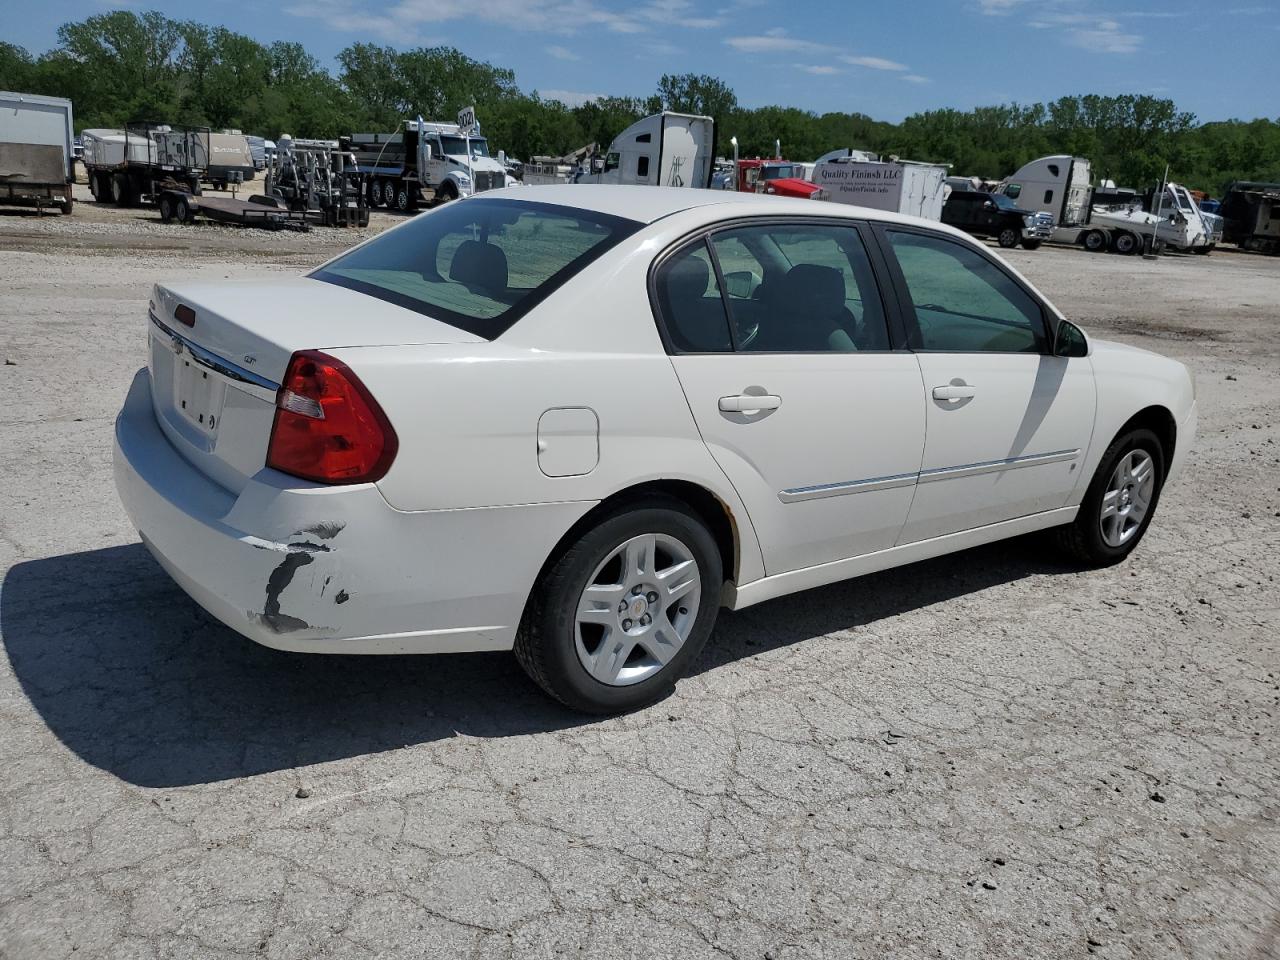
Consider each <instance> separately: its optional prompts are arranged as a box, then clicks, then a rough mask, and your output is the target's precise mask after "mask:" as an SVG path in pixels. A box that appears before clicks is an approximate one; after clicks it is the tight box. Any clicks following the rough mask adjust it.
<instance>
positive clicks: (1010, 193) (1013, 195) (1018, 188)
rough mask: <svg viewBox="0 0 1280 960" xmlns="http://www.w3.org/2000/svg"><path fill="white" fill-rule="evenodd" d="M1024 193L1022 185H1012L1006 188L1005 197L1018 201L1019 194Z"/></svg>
mask: <svg viewBox="0 0 1280 960" xmlns="http://www.w3.org/2000/svg"><path fill="white" fill-rule="evenodd" d="M1021 192H1022V184H1020V183H1011V184H1009V185H1008V186H1007V187H1005V188H1004V195H1005V196H1006V197H1008V198H1009V199H1011V200H1017V199H1018V194H1020V193H1021Z"/></svg>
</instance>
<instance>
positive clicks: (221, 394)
mask: <svg viewBox="0 0 1280 960" xmlns="http://www.w3.org/2000/svg"><path fill="white" fill-rule="evenodd" d="M173 372H174V402H173V405H174V407H175V408H176V411H177V412H178V413H179V414H180V415H181V416H182V418H183V419H184V420H185V421H186V422H187V423H188V424H189V425H190V426H192V427H193V428H195V430H196V431H197V432H199V433H200V434H201V435H202V436H204V437H205V438H207V439H208V440H210V441H212V440H213V439H214V438H215V437H216V436H217V435H218V421H219V420H221V419H222V405H223V402H224V401H225V400H226V396H227V385H226V383H225V382H224V381H223V380H222V378H221V377H217V376H214V375H213V374H212V372H211V371H210V370H209V369H208V368H207V367H204V366H202V365H200V364H198V363H196V362H195V361H194V360H192V359H191V357H190V355H189V354H186V353H182V354H180V355H178V356H175V357H174V371H173Z"/></svg>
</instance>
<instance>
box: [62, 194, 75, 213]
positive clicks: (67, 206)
mask: <svg viewBox="0 0 1280 960" xmlns="http://www.w3.org/2000/svg"><path fill="white" fill-rule="evenodd" d="M75 208H76V202H75V201H74V200H72V199H71V198H69V197H68V198H67V199H66V200H63V201H62V204H61V205H60V206H59V208H58V209H60V210H61V211H62V215H63V216H64V217H69V216H71V211H72V210H74V209H75Z"/></svg>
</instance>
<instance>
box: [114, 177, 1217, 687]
mask: <svg viewBox="0 0 1280 960" xmlns="http://www.w3.org/2000/svg"><path fill="white" fill-rule="evenodd" d="M147 330H148V338H147V365H146V367H145V369H142V370H139V371H138V373H137V375H136V377H135V378H134V380H133V384H132V386H131V388H130V390H129V393H128V396H127V398H126V399H125V403H124V409H123V410H122V411H121V413H120V416H119V419H118V420H117V422H116V429H115V440H116V444H115V476H116V484H117V487H118V489H119V492H120V496H121V499H122V500H123V502H124V505H125V508H126V510H127V511H128V513H129V516H130V517H131V518H132V521H133V523H134V525H135V526H136V527H137V529H138V531H139V533H140V535H141V538H142V541H143V543H145V544H146V546H147V548H148V549H149V550H150V551H151V553H152V554H153V555H154V556H155V558H156V560H157V561H158V562H159V563H160V565H161V566H162V567H163V568H164V569H165V570H166V571H167V572H168V573H169V574H170V576H172V577H173V579H174V580H175V581H177V583H178V584H179V585H180V586H181V587H182V588H183V589H184V590H185V591H186V592H187V593H189V594H190V595H191V596H192V597H193V598H194V599H195V600H196V601H197V602H198V603H199V604H200V605H201V606H203V607H204V608H205V609H206V610H207V611H209V613H211V614H212V615H213V616H215V617H217V618H218V619H219V620H221V621H222V622H223V623H225V624H226V625H227V626H229V627H231V628H232V629H233V630H236V631H238V632H239V633H241V634H243V635H245V636H246V637H249V638H250V639H252V640H255V641H257V642H258V643H262V644H266V645H267V646H270V647H276V648H278V649H282V650H290V651H301V652H315V653H387V654H407V653H438V652H444V651H478V650H512V649H514V651H515V653H516V656H517V657H518V658H519V661H520V663H521V664H523V666H524V667H525V669H526V670H527V671H528V672H529V674H530V675H531V676H532V677H533V679H534V680H535V681H536V682H537V683H538V684H539V685H540V686H541V687H542V688H543V689H544V690H546V691H547V692H548V693H549V694H551V695H552V696H553V697H556V698H557V699H559V700H560V701H561V702H563V703H565V704H567V705H568V706H570V707H573V708H575V709H578V710H583V711H593V712H613V711H622V710H628V709H633V708H636V707H639V706H642V705H644V704H647V703H650V702H652V701H654V700H655V699H657V698H659V697H661V696H663V695H665V694H666V693H667V692H668V691H669V690H670V689H671V687H672V685H673V684H674V682H675V681H676V680H677V679H678V678H679V677H680V676H681V674H682V673H683V672H684V671H685V670H686V669H687V668H688V667H689V665H690V663H691V662H692V661H693V660H694V659H695V658H696V657H697V656H698V653H699V650H700V649H701V648H702V646H703V645H704V644H705V642H706V640H707V637H708V635H709V634H710V632H711V628H712V625H713V623H714V622H715V619H716V615H717V613H718V611H719V609H720V607H722V606H724V607H728V608H729V609H731V610H740V609H742V608H744V607H749V606H751V605H752V604H755V603H760V602H761V601H763V600H768V599H770V598H772V597H778V596H781V595H783V594H788V593H792V592H795V591H797V590H805V589H808V588H810V587H816V586H818V585H821V584H826V583H831V582H833V581H836V580H842V579H845V578H848V577H854V576H858V575H861V574H865V573H869V572H871V571H875V570H883V569H885V568H888V567H894V566H898V565H901V564H905V563H911V562H913V561H917V560H921V559H924V558H927V557H935V556H938V555H940V554H945V553H951V552H954V551H957V550H963V549H965V548H968V547H972V546H975V545H977V544H982V543H988V542H990V541H994V540H999V539H1002V538H1005V537H1012V536H1016V535H1019V534H1024V533H1028V532H1031V531H1036V530H1044V529H1047V528H1056V532H1057V539H1058V540H1059V541H1060V543H1061V545H1062V546H1063V547H1064V548H1065V549H1066V550H1067V551H1069V553H1070V554H1071V555H1072V556H1073V557H1075V558H1076V559H1077V561H1079V562H1082V563H1084V564H1088V565H1098V566H1101V565H1106V564H1113V563H1117V562H1119V561H1121V560H1123V559H1124V558H1125V557H1126V556H1127V555H1128V554H1129V552H1130V551H1132V550H1133V549H1134V547H1135V546H1136V545H1137V544H1138V541H1139V540H1141V538H1142V536H1143V534H1144V532H1145V531H1146V529H1147V526H1148V525H1149V524H1150V523H1151V518H1152V516H1153V514H1154V512H1155V509H1156V505H1157V503H1158V501H1159V498H1160V492H1161V489H1162V488H1163V486H1164V485H1165V484H1166V483H1168V482H1169V481H1170V480H1171V479H1173V477H1174V476H1175V475H1176V474H1177V473H1178V472H1179V469H1180V468H1181V466H1182V464H1183V463H1184V461H1185V459H1186V455H1187V449H1188V447H1189V446H1190V444H1191V441H1192V438H1193V436H1194V433H1195V425H1196V401H1195V390H1194V386H1193V383H1192V380H1191V377H1190V376H1189V374H1188V372H1187V370H1186V369H1185V368H1184V367H1183V366H1182V365H1181V364H1179V363H1176V362H1174V361H1172V360H1168V359H1165V358H1163V357H1160V356H1157V355H1155V354H1151V353H1147V352H1144V351H1142V350H1137V349H1134V348H1132V347H1126V346H1122V345H1120V344H1116V343H1108V342H1105V341H1102V340H1095V339H1093V338H1092V337H1088V336H1086V335H1085V334H1084V333H1083V332H1081V330H1080V329H1079V328H1078V327H1076V326H1075V325H1074V324H1072V323H1070V322H1069V321H1068V320H1067V319H1066V318H1065V317H1064V316H1063V315H1062V314H1061V313H1060V312H1059V311H1058V310H1057V309H1055V308H1054V307H1053V305H1052V304H1051V303H1049V301H1048V300H1046V299H1045V298H1044V297H1043V296H1042V295H1041V294H1040V293H1039V292H1038V291H1037V290H1036V289H1035V288H1034V287H1033V286H1032V285H1031V284H1030V283H1028V282H1027V281H1026V280H1025V279H1024V278H1023V277H1022V276H1020V275H1019V274H1018V272H1017V271H1015V270H1014V269H1012V268H1011V267H1010V266H1009V265H1008V264H1006V263H1005V262H1004V261H1003V260H1001V259H1000V258H999V257H998V256H996V255H995V254H994V253H992V252H991V251H989V250H988V249H987V248H985V247H984V246H982V245H980V244H979V243H977V242H975V241H973V240H972V239H970V238H969V237H967V236H965V235H964V234H962V233H960V232H958V231H956V230H953V229H951V228H948V227H945V226H942V225H940V224H937V223H932V222H927V221H922V220H917V219H913V218H909V217H902V216H898V215H895V214H889V213H883V212H879V211H873V210H865V209H859V208H852V207H845V206H842V205H838V204H816V203H812V202H806V201H800V200H789V199H785V198H778V197H762V196H755V195H750V194H733V193H724V192H717V191H699V190H678V189H661V188H654V187H624V186H601V185H583V186H552V187H531V188H526V189H523V190H520V191H512V192H504V191H496V192H490V193H485V194H482V195H479V196H477V197H474V198H471V199H466V200H462V201H459V202H455V203H451V204H448V205H446V206H443V207H441V208H439V209H437V210H435V211H433V212H431V213H427V214H423V215H421V216H418V217H416V218H414V219H412V220H409V221H407V222H406V223H404V224H402V225H401V226H398V227H396V228H395V229H393V230H389V231H387V232H385V233H383V234H381V235H379V236H377V237H375V238H373V239H371V240H369V241H367V242H365V243H363V244H361V245H360V246H357V247H355V248H354V249H352V250H350V251H348V252H346V253H344V254H342V255H341V256H339V257H337V258H335V259H334V260H331V261H330V262H328V263H326V264H324V265H323V266H321V267H319V268H318V269H316V270H314V271H312V272H311V273H309V274H308V275H306V276H305V277H301V278H298V279H286V280H267V281H253V282H191V283H180V284H173V285H163V286H157V287H156V288H155V290H154V293H153V296H152V300H151V305H150V316H149V318H148V321H147Z"/></svg>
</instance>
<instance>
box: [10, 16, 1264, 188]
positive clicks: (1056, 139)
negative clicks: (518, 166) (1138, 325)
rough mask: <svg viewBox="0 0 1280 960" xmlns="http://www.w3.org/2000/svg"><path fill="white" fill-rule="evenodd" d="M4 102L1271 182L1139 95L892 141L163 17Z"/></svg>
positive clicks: (1244, 136) (693, 88)
mask: <svg viewBox="0 0 1280 960" xmlns="http://www.w3.org/2000/svg"><path fill="white" fill-rule="evenodd" d="M0 89H6V90H15V91H20V92H27V93H40V94H47V95H52V96H63V97H68V98H69V99H71V101H72V102H73V104H74V108H75V114H76V123H77V126H78V128H80V129H85V128H90V127H119V126H122V125H123V124H124V123H125V122H127V121H129V120H136V119H150V120H158V121H168V122H180V123H191V124H200V125H206V126H209V127H211V128H213V129H215V130H216V129H222V128H238V129H240V130H243V131H244V132H246V133H256V134H259V135H262V136H265V137H268V138H273V139H274V138H275V137H277V136H278V135H280V134H281V133H291V134H293V135H294V136H298V137H336V136H339V135H342V134H347V133H353V132H357V131H358V132H374V131H380V132H389V131H391V130H394V129H395V128H396V126H397V125H398V124H399V123H400V121H401V120H403V119H405V118H409V117H415V116H418V115H421V116H423V117H425V118H427V119H433V120H447V119H451V118H452V117H454V116H455V115H456V114H457V112H458V110H460V109H461V108H462V107H464V106H469V105H475V107H476V110H477V114H478V116H479V118H480V121H481V124H482V127H483V131H484V133H485V135H486V136H487V137H488V138H489V140H490V143H491V144H492V145H493V148H494V149H495V150H496V149H498V148H502V149H504V150H506V151H507V153H508V154H509V155H511V156H514V157H521V158H528V157H531V156H535V155H550V156H559V155H562V154H565V153H567V152H569V151H570V150H573V149H576V148H578V147H580V146H583V145H584V144H588V143H598V144H600V145H601V146H602V147H603V146H605V145H607V144H608V143H609V141H610V140H611V139H612V138H613V137H614V136H615V135H616V134H617V133H619V132H620V131H621V130H622V129H624V128H625V127H626V126H627V125H629V124H630V123H632V122H634V121H635V120H637V119H639V118H640V117H643V116H646V115H648V114H650V113H654V112H656V111H658V110H661V109H668V110H677V111H681V112H688V113H702V114H708V115H710V116H713V117H715V119H716V123H717V130H718V135H719V138H720V150H721V152H722V153H727V152H728V150H729V148H728V139H729V137H730V136H736V137H737V139H738V143H739V146H740V151H741V154H742V155H743V156H772V155H773V152H774V142H775V141H781V143H782V152H783V154H784V155H785V156H787V157H789V158H790V159H794V160H812V159H814V158H815V157H818V156H820V155H821V154H823V153H826V152H827V151H829V150H834V149H838V148H842V147H854V148H856V149H861V150H870V151H872V152H875V153H879V154H887V155H896V156H899V157H903V158H908V159H913V160H927V161H934V162H942V163H947V164H950V165H951V171H952V173H955V174H958V175H963V176H971V175H976V176H982V177H987V178H992V179H997V178H1000V177H1002V176H1005V175H1007V174H1009V173H1011V172H1013V171H1014V170H1015V169H1017V168H1018V167H1019V166H1021V165H1022V164H1023V163H1025V162H1027V161H1029V160H1032V159H1034V158H1036V157H1039V156H1044V155H1046V154H1051V153H1069V154H1074V155H1080V156H1086V157H1089V158H1090V159H1091V160H1092V161H1093V165H1094V173H1095V176H1096V177H1098V178H1107V179H1111V180H1114V181H1115V182H1116V183H1117V184H1120V185H1122V186H1133V187H1143V186H1146V185H1149V184H1151V183H1154V182H1157V181H1158V180H1159V178H1160V177H1161V175H1162V174H1163V172H1164V168H1165V165H1166V164H1169V165H1170V167H1171V170H1172V173H1171V176H1172V177H1173V178H1174V179H1176V180H1178V181H1180V182H1182V183H1185V184H1187V185H1189V186H1191V187H1193V188H1195V189H1201V190H1205V191H1206V192H1208V193H1212V194H1216V193H1218V192H1219V191H1221V189H1222V187H1223V186H1224V185H1225V184H1226V183H1227V182H1228V181H1230V180H1233V179H1245V180H1267V181H1273V182H1274V181H1280V120H1272V119H1257V120H1251V121H1241V120H1227V121H1221V122H1213V123H1203V124H1201V123H1197V121H1196V118H1195V116H1194V115H1193V114H1191V113H1187V112H1184V111H1180V110H1178V109H1177V107H1176V105H1175V104H1174V103H1173V101H1171V100H1167V99H1161V98H1157V97H1151V96H1145V95H1124V96H1097V95H1086V96H1069V97H1063V98H1061V99H1059V100H1055V101H1054V102H1052V103H1048V104H1039V103H1037V104H1032V105H1030V106H1026V105H1019V104H1008V105H1002V106H991V107H979V108H976V109H974V110H954V109H939V110H930V111H926V112H924V113H917V114H913V115H912V116H909V117H907V118H906V119H905V120H903V121H902V122H901V123H896V124H895V123H888V122H885V121H882V120H875V119H873V118H872V117H869V116H867V115H866V114H863V113H853V112H851V113H839V112H830V113H823V114H817V113H814V112H812V111H809V110H805V109H802V108H799V107H784V106H766V107H758V108H748V107H744V106H742V105H741V104H739V102H738V98H737V96H736V95H735V93H734V91H733V90H732V89H730V88H729V87H728V86H727V85H726V84H725V83H723V82H722V81H721V80H719V79H718V78H716V77H711V76H704V75H698V74H692V73H691V74H683V75H678V76H671V75H667V76H664V77H662V79H661V80H660V81H659V83H658V86H657V89H656V90H655V91H654V92H653V93H652V94H650V95H648V96H639V97H636V96H610V97H603V98H601V99H598V100H593V101H590V102H588V103H584V104H579V105H572V106H571V105H568V104H565V103H562V102H560V101H559V100H556V99H552V98H544V97H542V96H540V95H539V94H538V92H537V91H536V90H533V91H530V92H525V91H523V90H521V89H520V87H519V86H518V85H517V83H516V76H515V73H514V72H513V71H511V70H509V69H506V68H504V67H499V66H495V65H493V64H490V63H485V62H483V61H479V60H475V59H473V58H471V57H468V56H467V55H466V54H464V53H462V52H460V51H459V50H456V49H453V48H451V47H419V48H415V49H410V50H396V49H394V48H392V47H385V46H377V45H375V44H371V43H353V44H351V45H350V46H348V47H346V48H345V49H343V50H342V51H341V52H340V53H339V54H338V56H337V69H336V70H335V71H330V70H328V69H326V68H325V67H324V66H323V65H322V64H321V63H320V62H319V61H318V60H317V59H316V58H315V57H313V56H312V55H311V54H310V53H308V52H307V50H306V49H305V48H304V47H303V46H302V45H301V44H298V43H289V42H282V41H280V42H275V43H271V44H262V43H259V42H258V41H256V40H254V39H252V38H251V37H247V36H245V35H243V34H239V33H235V32H233V31H231V30H227V29H226V28H224V27H211V26H208V25H205V24H201V23H196V22H194V21H189V20H174V19H171V18H169V17H166V16H164V15H163V14H160V13H157V12H147V13H135V12H133V11H128V10H117V11H114V12H110V13H104V14H99V15H96V16H91V17H88V18H87V19H85V20H81V21H77V22H73V23H66V24H63V25H62V26H61V27H60V28H59V29H58V45H57V46H56V47H55V48H54V49H52V50H49V51H46V52H45V53H43V54H40V55H38V56H37V55H33V54H32V53H30V52H29V51H27V50H25V49H23V48H22V47H19V46H16V45H14V44H11V43H7V42H3V41H0Z"/></svg>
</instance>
